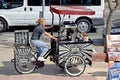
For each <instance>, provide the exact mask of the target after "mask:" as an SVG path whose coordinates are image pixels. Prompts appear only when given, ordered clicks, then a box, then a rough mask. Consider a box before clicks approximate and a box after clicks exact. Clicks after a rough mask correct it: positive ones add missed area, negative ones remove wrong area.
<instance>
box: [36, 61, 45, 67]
mask: <svg viewBox="0 0 120 80" xmlns="http://www.w3.org/2000/svg"><path fill="white" fill-rule="evenodd" d="M43 67H44V62H43V61H37V62H36V68H43Z"/></svg>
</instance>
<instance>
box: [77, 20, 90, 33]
mask: <svg viewBox="0 0 120 80" xmlns="http://www.w3.org/2000/svg"><path fill="white" fill-rule="evenodd" d="M78 29H79V31H80V32H87V31H88V29H89V24H88V23H87V22H80V23H79V24H78Z"/></svg>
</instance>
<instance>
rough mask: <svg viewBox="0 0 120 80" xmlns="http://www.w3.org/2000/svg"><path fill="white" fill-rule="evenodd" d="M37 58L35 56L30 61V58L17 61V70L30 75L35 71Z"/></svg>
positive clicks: (15, 63)
mask: <svg viewBox="0 0 120 80" xmlns="http://www.w3.org/2000/svg"><path fill="white" fill-rule="evenodd" d="M35 61H36V58H35V57H34V56H33V57H32V58H31V59H30V60H29V59H28V58H23V59H15V62H14V65H15V69H16V70H17V71H18V72H19V73H21V74H28V73H31V72H33V71H34V69H35V68H36V65H35Z"/></svg>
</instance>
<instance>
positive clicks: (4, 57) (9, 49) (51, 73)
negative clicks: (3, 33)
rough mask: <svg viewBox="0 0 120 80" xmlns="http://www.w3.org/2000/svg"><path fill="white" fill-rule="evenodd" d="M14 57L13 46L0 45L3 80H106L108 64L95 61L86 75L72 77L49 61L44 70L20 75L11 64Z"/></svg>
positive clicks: (0, 66) (1, 77)
mask: <svg viewBox="0 0 120 80" xmlns="http://www.w3.org/2000/svg"><path fill="white" fill-rule="evenodd" d="M9 41H10V40H9ZM11 41H12V38H11ZM13 55H14V52H13V46H12V44H7V43H3V44H2V43H0V79H1V80H48V79H49V80H56V79H57V80H88V79H89V80H106V75H107V70H108V67H107V66H108V64H107V63H105V62H95V61H93V65H92V66H89V65H87V67H86V70H85V72H84V74H82V75H81V76H78V77H70V76H68V75H66V73H65V72H64V71H63V70H61V69H60V68H59V67H57V66H56V65H55V64H54V63H53V62H50V61H49V60H47V61H46V62H45V67H44V68H41V69H38V70H35V71H34V72H33V73H31V74H19V73H18V72H17V71H16V70H15V68H14V64H13V63H11V62H10V59H12V58H13Z"/></svg>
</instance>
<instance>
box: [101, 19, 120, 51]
mask: <svg viewBox="0 0 120 80" xmlns="http://www.w3.org/2000/svg"><path fill="white" fill-rule="evenodd" d="M106 30H107V29H106V25H105V26H104V27H103V29H102V33H103V34H102V36H103V41H104V52H106V49H107V47H106V45H107V44H106V35H107V34H106ZM110 35H120V19H117V20H114V21H112V27H111V32H110Z"/></svg>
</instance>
